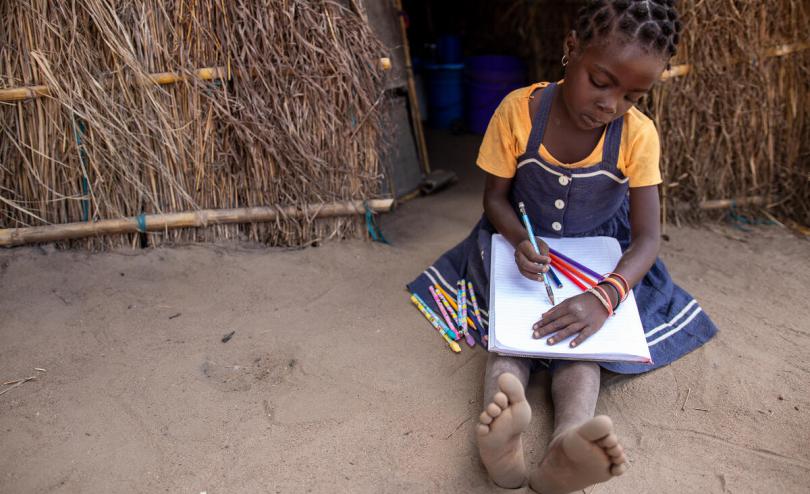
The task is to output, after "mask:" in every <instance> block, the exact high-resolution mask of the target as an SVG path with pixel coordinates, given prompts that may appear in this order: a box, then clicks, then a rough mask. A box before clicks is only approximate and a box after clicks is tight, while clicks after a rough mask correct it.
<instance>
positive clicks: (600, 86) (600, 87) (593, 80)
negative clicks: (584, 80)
mask: <svg viewBox="0 0 810 494" xmlns="http://www.w3.org/2000/svg"><path fill="white" fill-rule="evenodd" d="M589 79H590V80H591V84H593V86H594V87H596V88H599V89H602V88H605V87H607V84H602V83H600V82H597V81H596V79H594V78H593V77H590V78H589Z"/></svg>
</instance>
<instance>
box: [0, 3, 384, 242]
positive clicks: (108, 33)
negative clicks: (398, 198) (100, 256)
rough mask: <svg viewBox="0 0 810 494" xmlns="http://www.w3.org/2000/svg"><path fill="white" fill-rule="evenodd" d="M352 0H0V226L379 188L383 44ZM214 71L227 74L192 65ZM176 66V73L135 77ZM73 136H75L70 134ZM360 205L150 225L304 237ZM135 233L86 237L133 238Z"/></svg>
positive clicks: (362, 195) (371, 193) (176, 234)
mask: <svg viewBox="0 0 810 494" xmlns="http://www.w3.org/2000/svg"><path fill="white" fill-rule="evenodd" d="M359 8H360V7H359V6H358V5H357V3H356V2H355V1H351V0H348V1H334V0H324V1H318V2H311V1H306V0H285V1H282V0H264V1H260V0H251V1H247V0H242V1H238V0H235V1H230V0H228V1H224V0H211V1H199V0H167V1H164V0H143V1H138V2H132V1H124V0H84V1H81V2H54V1H50V0H4V1H3V2H0V23H1V25H0V89H3V88H12V87H19V86H32V85H39V84H43V85H47V86H49V87H50V96H48V97H41V98H36V99H27V100H24V101H19V102H14V103H0V228H12V227H22V226H30V225H42V224H48V223H57V224H58V223H67V222H76V221H87V220H90V221H92V220H98V219H105V218H119V217H123V216H135V215H139V214H142V213H147V214H148V213H162V212H174V211H188V210H194V209H198V208H233V207H246V206H266V205H281V206H294V205H305V204H312V203H320V202H331V201H337V200H349V199H352V200H356V199H367V198H372V197H375V196H376V194H377V193H378V191H379V186H380V168H379V153H380V150H381V146H382V143H381V142H380V139H381V136H380V130H379V129H380V127H381V123H380V119H381V118H382V116H381V113H380V111H379V107H380V106H381V105H380V104H379V102H380V101H381V100H382V94H383V80H382V72H381V70H380V69H379V68H378V64H377V61H378V59H379V57H380V56H384V55H385V54H384V52H383V50H384V49H383V47H382V46H381V44H380V43H379V41H378V40H377V38H376V37H375V36H374V35H373V33H372V32H371V30H370V28H369V26H368V25H367V23H366V22H365V21H364V18H363V16H362V15H361V14H362V12H359V10H358V9H359ZM203 67H224V70H223V74H222V75H223V77H224V80H223V79H214V80H203V79H201V78H198V77H195V76H194V74H195V70H196V69H199V68H203ZM167 71H172V72H178V73H180V75H183V76H185V77H186V79H185V80H184V81H181V82H177V83H174V84H170V85H156V84H153V83H148V82H144V79H145V78H146V77H147V75H148V74H153V73H158V72H167ZM79 143H80V144H79ZM360 221H361V220H360V219H359V218H354V217H347V218H343V219H330V220H316V221H303V222H302V221H293V220H289V221H286V220H282V221H279V222H278V223H277V224H271V225H246V226H217V227H213V228H208V229H200V230H180V231H173V232H167V233H159V234H148V241H149V243H150V244H153V245H156V244H160V243H162V242H165V241H175V240H212V239H221V238H231V237H237V236H239V237H245V236H247V237H249V238H252V239H256V240H262V241H267V242H269V243H270V244H272V245H302V244H306V243H309V242H313V241H317V240H318V239H322V238H325V237H329V236H335V235H337V236H351V235H355V234H359V233H360V232H361V231H362V230H361V228H360V227H361V226H362V225H361V224H360V223H359V222H360ZM138 240H139V237H138V235H119V236H117V237H107V238H99V239H90V240H87V241H81V242H80V245H85V246H88V247H92V248H100V247H105V246H116V245H128V244H133V243H136V242H138Z"/></svg>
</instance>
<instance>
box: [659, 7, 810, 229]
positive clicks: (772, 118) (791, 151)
mask: <svg viewBox="0 0 810 494" xmlns="http://www.w3.org/2000/svg"><path fill="white" fill-rule="evenodd" d="M680 4H681V7H680V10H681V11H682V15H683V20H684V36H683V38H682V41H681V45H680V48H679V50H680V55H679V56H678V58H677V59H676V61H675V63H679V64H689V65H690V66H691V70H690V71H689V73H688V75H685V76H682V77H675V78H672V79H671V80H669V81H667V82H665V83H662V84H660V85H659V86H658V88H657V89H656V90H655V91H654V93H653V95H652V98H651V99H650V101H649V109H650V110H651V113H652V115H653V116H654V117H655V119H656V121H657V124H658V128H659V131H660V133H661V139H662V143H663V146H664V150H663V159H662V168H663V172H664V176H665V183H664V187H663V192H664V195H665V198H666V203H667V205H668V206H669V212H670V215H669V216H670V217H672V218H675V219H676V220H677V219H679V218H687V219H694V218H703V217H706V216H705V210H702V209H700V208H699V207H697V206H699V205H700V204H701V202H705V201H710V200H717V199H735V200H737V202H740V201H739V199H740V198H749V199H751V198H753V199H754V200H753V201H749V202H750V203H751V204H750V205H749V206H748V209H752V208H753V210H752V211H751V212H752V213H753V214H755V215H756V214H761V215H765V216H766V217H767V216H774V217H776V218H779V219H781V220H783V221H785V222H798V223H800V224H803V225H810V49H808V48H810V31H808V26H810V3H808V2H807V0H768V1H764V0H757V1H735V0H706V1H698V0H685V1H682V2H680ZM757 198H762V200H761V201H757V200H756V199H757ZM684 206H686V207H684ZM689 206H692V207H691V208H690V207H689Z"/></svg>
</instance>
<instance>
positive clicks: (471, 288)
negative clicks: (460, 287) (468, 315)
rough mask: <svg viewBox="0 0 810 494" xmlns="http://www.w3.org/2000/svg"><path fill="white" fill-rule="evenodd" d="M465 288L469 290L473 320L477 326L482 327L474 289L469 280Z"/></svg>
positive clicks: (482, 323)
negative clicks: (476, 322)
mask: <svg viewBox="0 0 810 494" xmlns="http://www.w3.org/2000/svg"><path fill="white" fill-rule="evenodd" d="M467 289H468V290H469V291H470V301H471V302H472V306H473V315H475V320H476V321H478V326H479V327H481V328H483V327H484V322H483V321H481V311H480V310H478V300H477V299H476V298H475V289H473V285H472V282H471V281H468V282H467Z"/></svg>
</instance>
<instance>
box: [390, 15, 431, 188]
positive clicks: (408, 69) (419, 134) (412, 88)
mask: <svg viewBox="0 0 810 494" xmlns="http://www.w3.org/2000/svg"><path fill="white" fill-rule="evenodd" d="M394 5H395V6H396V9H397V16H398V17H399V32H400V36H401V38H402V50H403V51H404V52H405V73H406V74H407V75H408V103H409V105H410V107H411V116H412V117H413V118H412V120H413V130H414V132H415V133H416V147H417V149H418V151H419V158H420V159H421V160H422V169H423V171H424V172H425V174H426V175H427V174H428V173H430V160H429V159H428V152H427V142H426V141H425V131H424V129H423V128H422V114H421V113H420V112H419V101H418V99H417V97H416V83H415V82H414V80H413V65H411V49H410V47H409V46H408V31H407V29H406V28H405V17H404V11H403V10H402V0H395V2H394Z"/></svg>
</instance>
